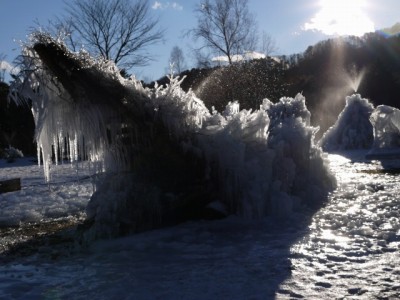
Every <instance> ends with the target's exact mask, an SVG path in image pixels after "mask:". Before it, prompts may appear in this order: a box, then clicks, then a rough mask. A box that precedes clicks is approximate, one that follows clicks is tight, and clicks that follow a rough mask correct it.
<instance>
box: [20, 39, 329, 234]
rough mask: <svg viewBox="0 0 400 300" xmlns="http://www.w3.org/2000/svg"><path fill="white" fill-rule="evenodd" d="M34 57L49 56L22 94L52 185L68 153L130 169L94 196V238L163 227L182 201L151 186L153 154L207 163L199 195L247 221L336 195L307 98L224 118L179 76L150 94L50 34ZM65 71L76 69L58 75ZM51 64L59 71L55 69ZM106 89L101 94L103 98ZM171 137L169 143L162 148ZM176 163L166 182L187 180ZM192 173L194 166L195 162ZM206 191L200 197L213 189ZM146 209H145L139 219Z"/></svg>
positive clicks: (232, 110) (234, 106)
mask: <svg viewBox="0 0 400 300" xmlns="http://www.w3.org/2000/svg"><path fill="white" fill-rule="evenodd" d="M43 48H44V49H45V50H46V51H50V52H45V51H44V50H43ZM29 49H30V50H31V51H32V52H31V54H30V57H33V58H35V59H37V58H38V57H37V52H40V51H42V50H43V51H44V52H43V53H44V54H43V53H42V54H41V55H39V56H41V57H40V61H39V62H38V61H36V62H35V64H36V65H37V66H38V68H37V69H36V70H37V71H33V72H30V73H29V74H27V76H26V77H25V80H24V81H23V82H21V83H20V87H25V89H23V88H22V89H21V88H20V89H19V95H23V96H24V97H25V98H29V99H31V100H32V101H33V113H34V116H35V121H36V140H37V142H38V147H40V150H41V152H42V154H43V158H44V159H43V160H44V166H45V169H46V174H47V175H46V176H47V178H49V177H50V175H49V174H50V173H49V170H50V168H51V164H52V159H53V158H54V160H55V163H57V157H58V155H57V153H59V154H64V153H66V154H67V155H68V156H69V158H70V160H71V161H74V160H78V159H89V160H91V161H97V162H99V163H100V164H101V170H106V171H110V170H111V171H116V170H117V171H121V170H123V168H124V167H125V169H126V170H128V171H130V173H129V174H126V173H121V172H119V173H118V174H117V175H110V176H108V177H106V180H105V181H103V182H102V183H101V186H100V187H99V192H96V193H95V194H94V195H93V197H92V200H91V203H89V206H88V216H89V217H90V218H91V221H93V222H94V223H95V225H94V227H92V228H93V230H94V231H95V232H94V233H92V234H94V235H95V236H109V235H111V236H113V235H116V234H118V231H119V228H120V225H121V222H125V223H127V224H131V219H132V218H139V219H140V215H141V216H142V217H143V216H144V215H146V214H147V215H148V214H152V216H151V218H150V219H154V220H155V222H159V221H160V219H162V217H163V209H165V206H166V203H167V202H171V201H172V202H173V201H174V200H173V199H176V198H179V195H176V194H174V193H171V192H170V191H169V188H168V187H164V188H162V186H164V185H165V184H163V183H162V182H161V181H158V182H157V181H156V180H157V179H152V178H153V177H154V176H153V175H154V174H156V175H157V176H158V175H159V174H158V173H156V172H154V174H151V176H150V180H154V182H153V183H152V182H146V180H144V179H143V178H145V177H143V176H142V175H143V174H146V172H147V170H146V168H147V167H146V164H145V166H144V168H143V161H146V159H147V162H150V163H151V161H153V156H154V161H156V162H157V163H160V164H164V163H170V164H171V162H168V161H167V162H164V161H163V160H171V157H170V156H168V155H171V154H170V153H171V151H178V152H177V153H180V154H179V155H178V156H182V157H184V156H185V155H186V154H187V153H189V154H190V155H192V157H196V158H197V160H198V161H202V162H204V169H203V170H202V172H201V174H202V176H203V177H204V179H202V180H203V181H199V178H196V179H193V186H192V187H193V188H194V186H195V183H194V182H197V181H199V182H204V180H205V181H206V182H207V183H208V185H211V186H212V187H213V190H212V192H211V193H210V194H211V195H213V197H215V198H216V199H210V200H209V202H211V201H215V200H217V201H219V202H221V203H223V205H224V206H225V207H226V209H227V211H228V212H229V213H234V214H238V215H241V216H245V217H249V218H258V217H262V216H265V215H268V214H272V215H281V216H284V215H287V214H290V212H292V211H293V210H296V209H298V208H300V207H302V206H304V205H311V206H313V205H318V204H321V202H322V201H324V199H326V197H325V196H326V193H327V192H328V191H330V190H332V189H333V188H334V187H335V184H336V181H335V178H334V176H333V175H332V174H331V173H330V171H329V168H328V166H327V162H326V159H325V158H324V155H323V153H322V151H321V150H320V148H319V147H317V146H316V145H315V144H314V133H315V132H316V129H315V128H313V127H311V126H310V113H309V111H308V110H307V108H306V106H305V99H304V97H303V96H302V95H300V94H299V95H297V96H296V97H295V98H294V99H292V98H282V99H281V100H280V101H279V102H278V103H276V104H273V103H271V102H269V101H268V100H264V103H263V105H262V106H261V107H260V109H259V110H256V111H248V110H240V106H239V103H237V102H230V103H228V105H227V107H226V109H225V111H224V112H222V113H218V112H217V111H215V110H213V111H212V112H210V111H209V110H208V109H207V108H206V106H205V105H204V103H203V102H202V101H201V100H200V99H198V98H197V97H196V96H195V95H194V93H193V92H191V91H189V92H184V91H183V90H182V89H181V88H180V82H181V81H180V80H179V79H178V78H171V79H170V81H171V82H170V84H169V85H167V86H166V87H162V86H156V87H155V88H154V89H145V88H143V87H142V85H141V84H140V82H139V81H137V80H136V79H135V78H133V77H132V78H130V79H123V78H122V77H121V76H119V74H118V70H117V69H116V68H115V67H114V66H113V65H112V64H110V63H107V62H97V61H94V60H92V59H91V58H90V57H88V56H87V55H85V54H84V53H83V54H82V53H80V54H72V53H69V52H68V51H67V50H66V49H65V47H64V46H63V45H59V44H57V43H56V42H55V41H53V40H51V39H50V38H48V37H47V36H45V37H42V36H39V38H36V41H35V43H34V46H33V47H30V48H29ZM54 49H56V51H53V50H54ZM34 51H36V52H34ZM49 53H56V54H57V53H58V54H59V53H62V55H63V56H64V57H62V59H65V60H66V61H65V62H63V63H59V62H58V61H55V62H54V64H53V65H52V59H54V57H51V55H50V57H49ZM39 54H40V53H39ZM58 54H57V55H58ZM56 58H57V59H60V56H58V57H56ZM76 62H79V66H80V68H78V67H76V64H75V63H76ZM66 65H72V66H74V67H73V68H72V69H71V68H69V69H68V68H66V70H59V68H62V67H64V66H66ZM48 66H53V68H52V69H51V68H50V70H49V69H47V68H48ZM54 72H56V73H57V72H58V73H59V74H61V75H63V76H61V75H59V74H54ZM73 72H80V73H76V74H79V76H81V78H80V79H82V78H84V79H86V80H87V82H82V80H76V79H77V78H76V77H69V76H70V73H73ZM57 75H59V76H57ZM63 77H65V78H70V79H69V80H65V78H63ZM92 77H93V78H95V80H93V79H92ZM182 80H183V79H182ZM102 88H105V89H103V90H101V89H102ZM80 89H81V90H80ZM99 89H100V90H101V94H99V93H97V94H96V91H97V90H99ZM93 90H94V91H93ZM107 93H108V94H107ZM103 94H106V95H103ZM96 97H100V99H97V98H96ZM107 97H108V98H109V99H108V98H107ZM94 98H95V99H94ZM125 116H128V117H127V118H124V117H125ZM138 131H141V132H138ZM164 132H166V133H167V134H166V136H168V141H164V140H162V137H163V136H164V135H165V134H164ZM171 143H173V144H175V145H178V146H179V147H178V148H179V149H178V150H175V148H174V147H173V146H171V145H170V144H171ZM164 146H165V147H164ZM152 147H153V148H154V147H158V148H157V149H152ZM143 149H145V150H143ZM146 149H147V150H146ZM171 149H172V150H171ZM164 151H165V152H166V154H164ZM185 153H186V154H185ZM146 155H148V156H150V158H146ZM163 155H165V156H163ZM172 155H175V154H172ZM62 156H63V155H60V157H62ZM163 157H165V158H163ZM172 157H176V155H175V156H172ZM182 160H183V158H182ZM176 161H177V164H176V168H177V169H179V168H181V169H180V170H181V171H180V172H181V173H183V175H182V174H181V175H179V174H178V173H179V172H178V171H176V172H175V171H174V170H173V168H174V166H172V169H171V168H170V169H168V170H170V171H171V170H172V171H171V174H163V176H164V177H163V178H164V179H165V182H172V181H170V180H171V177H172V178H174V176H181V177H185V176H186V174H185V172H187V170H186V169H185V167H184V166H183V167H182V166H180V165H182V162H181V161H180V158H178V159H176ZM190 165H196V162H195V161H193V160H191V161H190ZM116 166H117V167H116ZM118 166H119V167H120V168H119V167H118ZM200 166H203V165H202V164H200ZM154 168H155V169H156V168H157V165H156V166H155V167H154ZM177 174H178V175H177ZM196 176H197V173H196ZM187 177H188V178H190V176H189V175H188V176H187ZM122 178H124V179H122ZM200 179H201V178H200ZM126 180H128V182H126ZM124 182H125V183H126V184H122V183H124ZM129 183H130V184H129ZM174 184H175V183H174ZM197 184H198V183H197ZM170 188H171V190H173V187H172V186H171V187H170ZM198 190H199V193H200V191H203V192H204V190H206V188H205V187H203V188H202V187H199V189H198ZM194 198H196V200H195V201H200V202H201V201H204V199H198V198H199V197H198V196H197V197H195V196H194ZM143 199H147V200H148V201H147V200H146V203H145V204H143V205H142V206H141V208H139V207H138V206H140V205H139V204H138V203H129V202H132V201H133V202H135V201H136V202H140V201H143ZM171 199H172V200H171ZM184 201H186V202H187V201H188V200H187V199H184ZM207 201H208V200H207ZM143 206H145V207H146V208H145V210H144V211H142V212H141V213H140V209H143ZM193 206H195V203H193ZM137 225H138V224H137V223H135V225H130V226H134V227H135V226H137ZM150 227H151V226H150ZM105 232H107V233H105Z"/></svg>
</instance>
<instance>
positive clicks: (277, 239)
mask: <svg viewBox="0 0 400 300" xmlns="http://www.w3.org/2000/svg"><path fill="white" fill-rule="evenodd" d="M345 154H346V155H347V157H348V158H345V157H343V156H339V155H333V154H330V155H329V159H330V161H331V167H332V168H333V170H334V172H335V174H336V176H337V178H338V184H339V187H338V188H337V190H336V191H334V192H333V193H332V194H331V195H330V196H329V199H327V204H326V206H325V207H324V208H322V209H320V210H319V211H318V212H317V213H315V214H314V216H312V217H311V216H310V214H309V213H307V212H304V213H297V214H295V215H292V216H290V217H286V218H284V219H273V218H265V219H263V220H260V221H248V220H243V219H240V218H237V217H229V218H227V219H224V220H219V221H199V222H188V223H184V224H181V225H178V226H174V227H171V228H165V229H159V230H153V231H149V232H144V233H141V234H136V235H133V236H129V237H125V238H119V239H115V240H109V241H99V242H96V243H94V244H92V245H90V246H89V247H88V248H83V249H75V250H74V251H72V250H71V247H68V246H66V245H63V244H61V245H58V246H55V249H53V250H54V251H58V254H59V255H57V256H48V255H45V253H42V252H41V251H38V253H35V254H34V255H30V256H26V257H19V258H15V259H14V260H11V261H6V262H4V263H3V264H2V265H1V266H0V299H87V298H92V299H293V298H304V299H329V298H331V299H398V298H399V297H400V198H399V197H398V194H399V191H400V183H399V181H398V177H397V175H396V174H395V173H396V170H394V171H391V172H386V171H383V169H384V168H389V167H393V166H388V165H387V164H382V163H380V162H378V161H372V162H367V161H365V159H364V156H365V154H366V151H358V152H355V151H353V152H347V153H345ZM21 164H22V165H20V166H15V165H8V164H1V168H0V178H1V179H3V178H4V179H6V178H12V177H21V178H22V190H21V191H17V192H12V193H7V194H1V195H0V207H1V210H0V214H1V220H2V225H3V226H4V225H6V224H9V225H13V224H15V223H16V222H27V221H39V220H49V219H51V218H55V217H57V218H58V217H68V215H74V216H75V215H77V214H79V213H83V211H84V207H85V205H86V203H87V201H88V199H89V197H90V194H91V193H92V191H93V188H92V183H91V179H90V178H89V176H90V175H91V174H90V172H88V171H86V170H87V168H84V167H83V166H82V168H78V169H77V168H76V167H71V166H70V165H68V164H67V165H63V166H59V167H57V168H59V169H60V170H59V172H53V174H54V175H53V176H54V177H53V183H51V184H50V185H47V184H45V183H44V179H43V171H42V169H41V168H40V167H38V166H37V165H34V164H33V163H31V162H29V161H28V162H27V161H26V160H25V162H24V161H22V163H21Z"/></svg>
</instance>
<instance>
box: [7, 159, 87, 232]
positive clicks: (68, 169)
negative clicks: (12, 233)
mask: <svg viewBox="0 0 400 300" xmlns="http://www.w3.org/2000/svg"><path fill="white" fill-rule="evenodd" d="M51 167H52V169H53V172H52V180H51V182H50V183H46V182H45V177H44V174H43V168H42V167H41V166H38V164H37V162H35V159H34V158H21V159H17V160H16V161H15V162H13V163H7V162H6V161H5V160H0V181H1V180H7V179H13V178H20V179H21V190H20V191H14V192H9V193H4V194H0V226H3V227H4V226H16V225H19V224H21V223H28V222H41V221H45V220H51V219H56V218H64V217H69V216H84V213H85V207H86V205H87V203H88V201H89V199H90V197H91V195H92V193H93V182H92V180H93V169H92V168H90V166H89V164H88V163H87V162H85V163H77V164H74V165H71V164H69V163H67V164H61V165H52V166H51Z"/></svg>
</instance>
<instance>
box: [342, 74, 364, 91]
mask: <svg viewBox="0 0 400 300" xmlns="http://www.w3.org/2000/svg"><path fill="white" fill-rule="evenodd" d="M364 75H365V69H362V70H361V71H360V72H358V71H357V70H356V69H355V68H352V69H351V70H350V73H346V74H345V76H346V80H347V82H348V85H349V87H350V88H351V89H352V91H353V92H354V93H356V92H357V91H358V88H359V87H360V84H361V81H362V80H363V78H364Z"/></svg>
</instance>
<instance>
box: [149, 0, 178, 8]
mask: <svg viewBox="0 0 400 300" xmlns="http://www.w3.org/2000/svg"><path fill="white" fill-rule="evenodd" d="M151 8H152V9H154V10H157V9H160V10H164V9H172V10H183V6H182V5H180V4H179V3H178V2H160V1H155V2H154V3H153V5H152V6H151Z"/></svg>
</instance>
